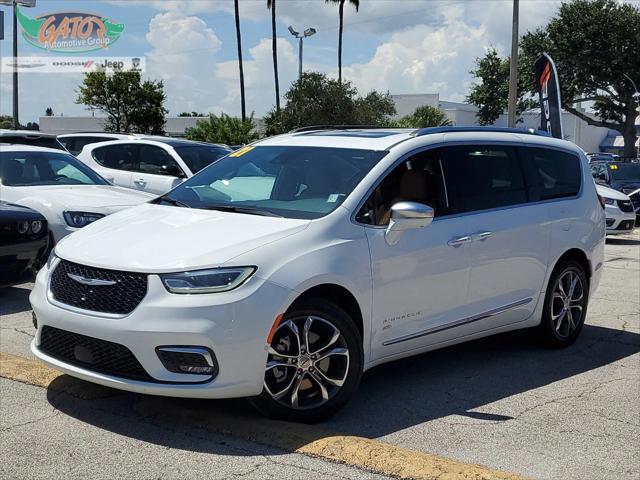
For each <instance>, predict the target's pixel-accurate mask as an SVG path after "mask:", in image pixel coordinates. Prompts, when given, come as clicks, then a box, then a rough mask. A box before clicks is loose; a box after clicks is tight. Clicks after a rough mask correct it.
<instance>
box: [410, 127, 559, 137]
mask: <svg viewBox="0 0 640 480" xmlns="http://www.w3.org/2000/svg"><path fill="white" fill-rule="evenodd" d="M457 132H494V133H520V134H525V135H540V136H543V137H548V136H550V135H549V134H548V133H547V132H545V131H543V130H535V129H533V128H507V127H427V128H421V129H420V130H418V131H417V132H416V137H422V136H424V135H432V134H435V133H457Z"/></svg>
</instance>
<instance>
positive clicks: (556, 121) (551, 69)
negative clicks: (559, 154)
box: [534, 53, 563, 138]
mask: <svg viewBox="0 0 640 480" xmlns="http://www.w3.org/2000/svg"><path fill="white" fill-rule="evenodd" d="M534 70H535V83H536V86H537V87H538V94H539V95H538V96H539V98H540V129H541V130H544V131H545V132H549V134H550V135H551V136H552V137H555V138H563V132H562V112H561V110H560V105H561V104H560V80H559V79H558V72H557V71H556V65H555V63H553V60H552V59H551V57H550V56H549V55H547V54H546V53H543V54H542V55H540V57H538V59H537V60H536V63H535V65H534Z"/></svg>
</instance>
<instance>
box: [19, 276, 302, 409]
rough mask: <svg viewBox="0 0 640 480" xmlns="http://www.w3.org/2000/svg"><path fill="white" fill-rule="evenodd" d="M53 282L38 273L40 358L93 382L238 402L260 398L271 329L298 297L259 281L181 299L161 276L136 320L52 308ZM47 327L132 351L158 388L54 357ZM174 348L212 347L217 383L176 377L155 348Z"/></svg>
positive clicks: (35, 348) (152, 281) (35, 347)
mask: <svg viewBox="0 0 640 480" xmlns="http://www.w3.org/2000/svg"><path fill="white" fill-rule="evenodd" d="M48 277H49V270H48V269H47V268H46V267H45V268H43V269H42V270H41V271H40V273H39V274H38V277H37V279H36V284H35V287H34V289H33V291H32V293H31V296H30V301H31V304H32V307H33V311H34V313H35V315H36V316H37V318H38V330H37V334H36V337H35V339H34V340H33V343H32V345H31V350H32V352H33V353H34V355H35V356H36V357H38V358H39V359H40V360H42V361H43V362H44V363H46V364H48V365H49V366H51V367H53V368H55V369H57V370H61V371H63V372H64V373H67V374H69V375H71V376H74V377H77V378H81V379H83V380H87V381H89V382H94V383H98V384H101V385H105V386H108V387H113V388H117V389H122V390H128V391H132V392H138V393H146V394H154V395H162V396H173V397H190V398H231V397H245V396H252V395H257V394H259V393H260V392H261V391H262V385H263V379H264V371H265V364H266V360H267V344H266V339H267V336H268V333H269V330H270V329H271V326H272V324H273V322H274V320H275V318H276V317H277V315H279V314H280V313H282V311H283V308H286V307H285V305H287V303H288V302H289V301H290V300H291V297H292V296H293V293H294V292H293V291H291V290H288V289H285V288H284V287H280V286H278V285H275V284H273V283H271V282H268V281H265V280H262V279H260V278H259V277H256V276H254V277H252V278H250V279H249V281H247V283H246V284H244V285H242V286H241V287H240V288H238V289H236V290H233V291H231V292H225V293H215V294H208V295H175V294H170V293H168V292H167V291H166V290H165V288H164V286H163V285H162V283H161V281H160V278H159V277H158V276H157V275H149V288H148V292H147V295H146V297H145V298H144V299H143V300H142V302H141V303H140V304H139V305H138V307H137V308H136V309H135V310H134V311H133V312H132V313H130V314H129V315H126V316H123V317H114V316H108V315H102V314H100V313H98V312H90V311H83V310H79V309H75V308H73V307H69V308H65V307H64V306H59V305H54V304H52V303H51V299H50V296H49V292H48V284H47V282H48ZM45 326H50V327H54V328H57V329H61V330H66V331H69V332H74V333H78V334H81V335H85V336H88V337H92V338H95V339H100V340H105V341H108V342H113V343H117V344H120V345H123V346H125V347H126V348H128V349H129V350H130V351H131V352H132V353H133V355H134V356H135V357H136V359H137V360H138V362H140V364H141V365H142V367H143V368H144V370H145V371H146V372H147V373H148V374H149V375H150V376H151V377H152V378H153V379H154V380H157V383H156V382H148V381H140V380H132V379H125V378H119V377H117V376H111V375H107V374H104V373H98V372H96V371H92V370H91V369H89V368H86V367H84V366H81V365H79V364H77V363H74V364H72V363H68V362H65V361H61V360H59V359H57V358H53V357H52V356H50V355H49V354H47V353H46V352H44V351H42V350H41V349H40V348H39V346H40V338H41V332H42V329H43V327H45ZM167 345H183V346H201V347H206V348H209V349H211V350H212V351H213V352H214V353H215V356H216V357H217V362H218V365H219V372H218V375H217V376H216V377H215V378H214V379H213V380H211V377H210V376H207V375H194V374H183V373H174V372H170V371H169V370H167V369H166V368H165V366H164V365H163V364H162V362H161V361H160V359H159V358H158V355H157V353H156V350H155V349H156V347H158V346H167Z"/></svg>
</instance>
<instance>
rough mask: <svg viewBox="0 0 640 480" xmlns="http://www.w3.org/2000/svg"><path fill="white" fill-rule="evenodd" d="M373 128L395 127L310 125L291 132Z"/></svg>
mask: <svg viewBox="0 0 640 480" xmlns="http://www.w3.org/2000/svg"><path fill="white" fill-rule="evenodd" d="M372 128H393V127H385V126H381V125H310V126H308V127H300V128H296V129H294V130H291V131H290V132H289V133H301V132H313V131H316V130H362V129H372Z"/></svg>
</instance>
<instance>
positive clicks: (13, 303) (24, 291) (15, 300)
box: [0, 284, 31, 319]
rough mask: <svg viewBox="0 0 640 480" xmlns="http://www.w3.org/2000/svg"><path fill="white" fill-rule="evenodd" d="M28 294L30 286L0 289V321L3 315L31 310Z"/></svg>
mask: <svg viewBox="0 0 640 480" xmlns="http://www.w3.org/2000/svg"><path fill="white" fill-rule="evenodd" d="M30 293H31V285H30V284H28V285H19V286H15V287H7V288H0V319H1V318H2V317H3V316H4V315H11V314H14V313H22V312H27V311H29V310H31V304H30V303H29V294H30Z"/></svg>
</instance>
